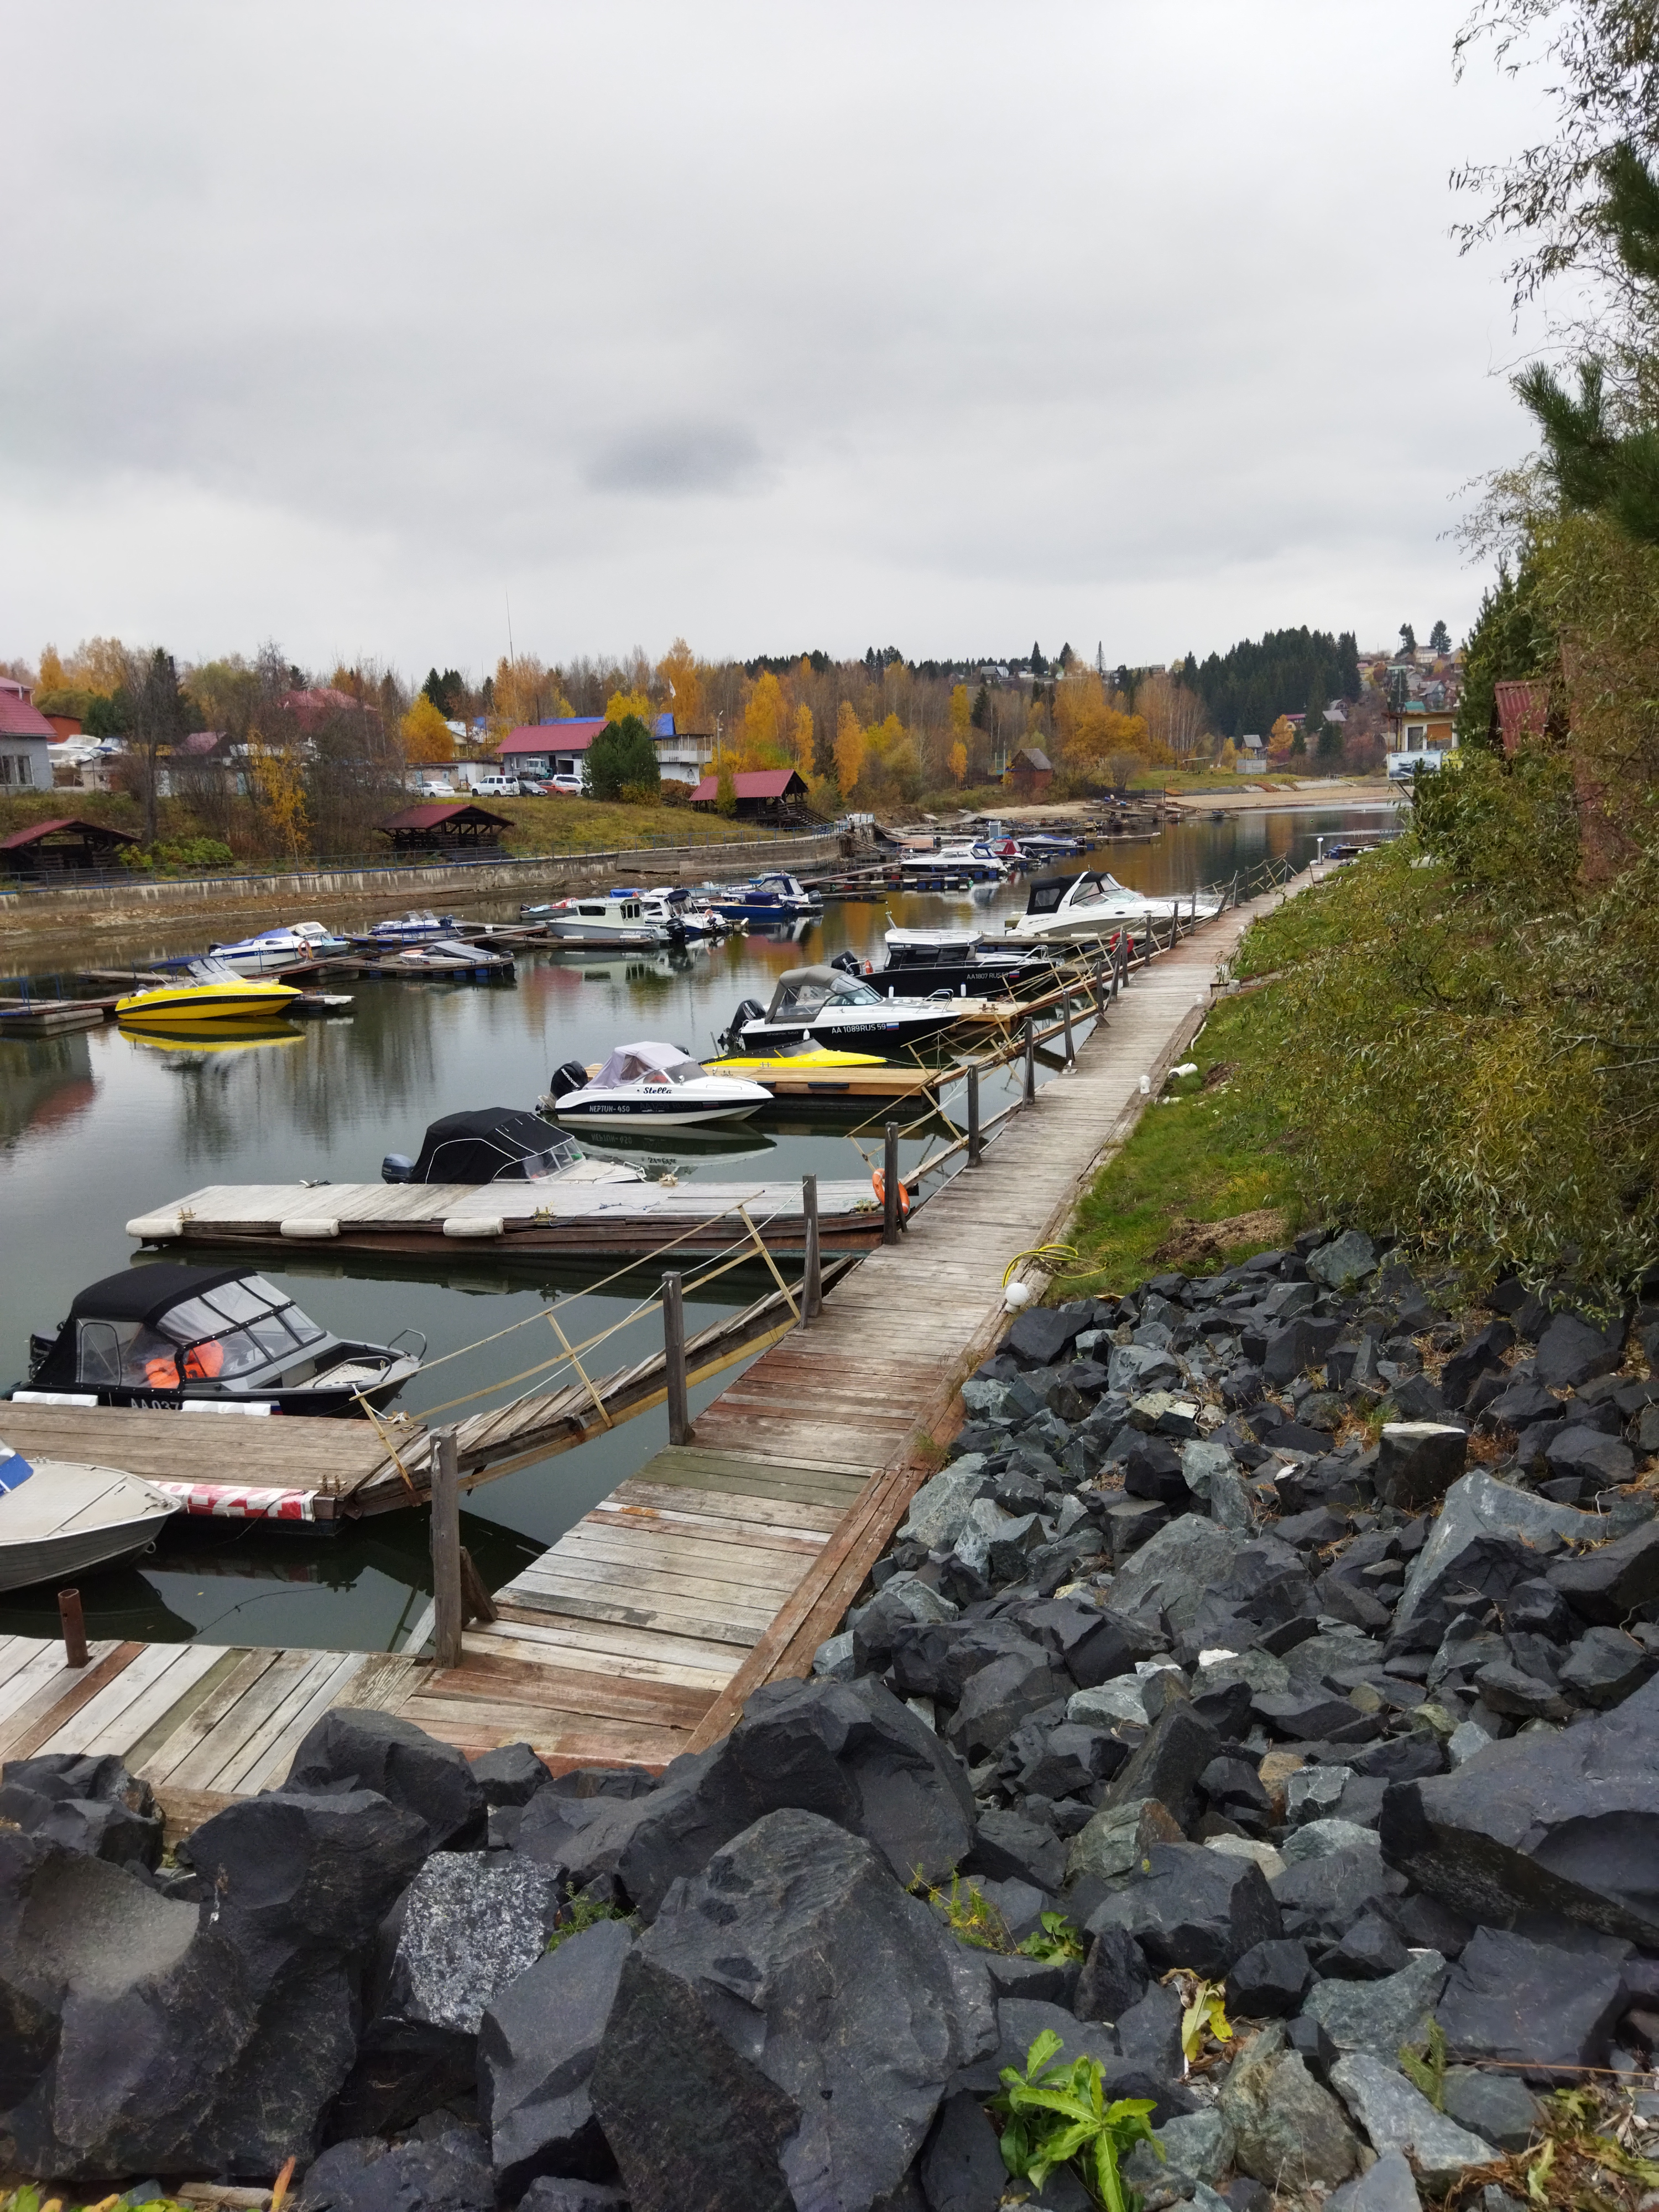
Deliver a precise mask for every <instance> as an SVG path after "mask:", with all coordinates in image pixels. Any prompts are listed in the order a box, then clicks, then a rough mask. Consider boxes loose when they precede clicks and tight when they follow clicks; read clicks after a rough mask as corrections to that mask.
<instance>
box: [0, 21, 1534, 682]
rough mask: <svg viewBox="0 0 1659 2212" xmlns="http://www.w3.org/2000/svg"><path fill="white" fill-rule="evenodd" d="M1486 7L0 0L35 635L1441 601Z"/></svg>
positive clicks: (10, 495) (1015, 643)
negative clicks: (1459, 53)
mask: <svg viewBox="0 0 1659 2212" xmlns="http://www.w3.org/2000/svg"><path fill="white" fill-rule="evenodd" d="M1463 12H1464V0H1455V4H1445V3H1444V0H1405V4H1403V5H1402V4H1401V0H1377V3H1376V4H1372V0H1249V4H1248V5H1243V4H1240V0H1218V4H1211V3H1210V0H1134V4H1122V0H1088V4H1069V0H1019V4H1017V5H1016V4H1014V0H1001V4H998V5H981V4H975V0H878V4H869V5H860V4H857V0H787V4H785V0H767V4H757V3H755V4H725V0H695V4H691V5H687V4H685V0H672V4H665V0H633V3H632V4H630V0H608V4H598V0H587V4H580V5H578V4H566V3H565V0H447V4H431V0H327V4H324V5H313V4H307V0H281V4H280V5H278V4H274V0H236V4H234V5H229V6H228V5H225V4H224V0H195V4H167V0H144V4H143V5H142V6H134V5H132V4H131V0H54V4H52V5H50V6H42V5H40V0H0V29H3V35H4V50H5V52H6V56H7V65H6V71H5V75H6V78H7V82H8V98H7V112H6V123H5V138H4V145H5V176H6V184H5V187H4V190H3V192H0V257H3V264H4V267H5V270H6V279H5V303H4V309H3V313H0V658H3V657H5V656H8V655H10V654H13V653H21V654H24V655H26V656H27V657H28V658H29V659H34V658H35V657H36V656H37V655H38V653H39V652H40V647H41V645H42V644H43V643H44V642H45V641H47V640H49V639H50V640H52V641H55V642H56V643H57V644H58V646H59V647H64V648H67V647H70V645H72V644H74V643H75V642H76V641H77V640H78V639H80V638H81V637H82V636H83V635H90V634H93V633H98V632H102V633H116V634H118V635H121V636H123V637H124V638H125V639H126V640H127V641H128V642H129V643H137V642H142V643H158V642H159V643H164V644H166V645H167V646H168V647H171V648H172V649H173V651H174V652H175V653H178V654H179V657H180V658H181V659H194V658H197V657H202V656H205V655H208V654H210V653H217V652H222V651H229V650H234V649H237V648H239V647H240V648H241V649H243V650H252V649H253V648H254V647H257V646H258V643H259V641H261V640H262V639H264V638H266V637H275V638H276V639H277V640H279V641H281V642H282V643H283V645H284V646H285V647H286V648H287V650H288V651H289V653H290V654H291V655H293V656H294V657H295V659H299V660H301V661H303V662H305V663H306V664H307V665H331V664H332V662H333V660H334V659H335V658H336V657H337V656H343V657H345V658H347V659H352V658H355V657H356V656H358V655H378V656H380V658H382V659H389V660H391V661H392V662H393V663H394V664H396V665H399V666H401V667H403V668H404V669H405V670H407V671H413V672H414V673H415V674H416V677H418V676H420V675H422V674H424V672H425V671H426V668H427V666H428V664H429V663H433V662H435V663H436V664H437V665H440V666H444V665H452V664H453V665H459V666H461V667H463V668H467V669H471V671H475V672H482V671H483V669H484V668H486V667H487V666H489V665H492V664H493V662H494V660H495V657H496V655H497V654H498V653H501V652H503V651H505V650H506V647H507V600H508V595H509V594H510V597H511V607H512V625H513V638H514V640H515V641H516V643H517V646H518V647H519V649H520V651H525V650H531V651H535V652H538V653H542V654H543V655H544V656H545V657H546V658H548V659H559V658H561V657H564V656H568V655H570V654H574V653H607V652H615V651H622V650H625V649H626V648H628V647H631V646H633V645H635V644H640V645H642V646H644V647H645V648H646V649H647V652H649V653H652V654H653V656H654V655H657V654H659V653H661V652H662V651H663V649H664V648H665V647H666V646H667V645H668V643H669V642H670V641H671V638H672V637H673V636H674V635H676V633H684V635H686V636H687V637H688V638H689V639H690V641H691V642H692V644H693V645H694V647H696V649H697V651H698V652H700V653H704V654H707V655H708V656H710V657H716V656H720V655H725V654H727V653H742V654H748V653H756V652H760V651H772V652H785V651H791V650H799V649H801V648H803V647H812V646H822V647H823V648H824V649H825V650H826V651H828V652H829V653H833V654H838V655H839V654H845V653H862V651H863V650H864V648H865V647H866V646H867V645H871V644H874V645H877V646H882V645H886V644H890V643H891V644H896V645H898V646H899V647H902V649H903V651H904V652H905V653H907V654H908V655H909V656H911V657H913V658H918V659H920V658H924V657H927V656H929V655H936V656H944V655H947V654H961V653H986V652H990V651H994V650H1000V651H1001V652H1004V653H1010V652H1019V651H1024V650H1025V649H1027V648H1028V647H1029V646H1030V641H1031V640H1032V638H1033V637H1034V636H1035V637H1036V638H1038V639H1039V640H1040V641H1041V642H1042V645H1043V647H1044V648H1045V650H1047V651H1048V652H1050V653H1053V652H1055V651H1057V650H1058V649H1059V647H1060V644H1061V642H1062V641H1070V642H1071V644H1072V645H1073V647H1076V648H1078V649H1079V651H1083V652H1085V653H1088V654H1090V655H1092V654H1093V653H1094V650H1095V646H1096V643H1097V640H1098V641H1103V643H1104V647H1105V650H1106V653H1107V656H1108V658H1109V659H1110V660H1112V661H1118V660H1122V659H1127V660H1129V661H1133V662H1151V661H1157V660H1162V659H1169V658H1170V656H1172V655H1174V654H1176V653H1182V652H1184V651H1186V650H1188V648H1191V649H1193V650H1194V651H1196V652H1197V653H1200V655H1201V654H1203V653H1205V652H1206V651H1208V650H1210V649H1211V648H1212V647H1226V646H1227V645H1228V644H1230V643H1231V642H1232V641H1234V640H1236V639H1237V638H1239V637H1242V636H1245V635H1254V634H1259V633H1260V631H1261V629H1263V628H1266V627H1273V628H1277V627H1279V626H1280V625H1283V624H1288V623H1304V622H1305V623H1311V624H1316V625H1319V626H1322V627H1328V628H1329V629H1346V628H1352V629H1357V630H1358V633H1359V635H1360V642H1361V645H1362V646H1364V645H1367V644H1370V643H1375V642H1378V641H1383V640H1384V639H1389V638H1392V636H1393V635H1394V633H1395V630H1396V629H1397V628H1398V625H1399V623H1401V621H1402V620H1404V619H1406V618H1410V619H1411V620H1412V621H1413V622H1414V623H1415V624H1416V626H1417V628H1418V630H1419V634H1422V635H1426V631H1427V628H1428V625H1429V624H1430V623H1431V622H1432V621H1433V620H1434V619H1435V618H1436V617H1444V618H1445V619H1446V620H1447V621H1448V622H1449V623H1450V624H1451V625H1452V627H1453V629H1454V630H1455V632H1456V633H1457V634H1459V635H1462V631H1463V629H1465V627H1466V626H1467V623H1468V619H1469V617H1470V616H1471V615H1472V613H1473V611H1474V605H1475V604H1476V601H1477V600H1478V598H1479V594H1480V585H1481V579H1480V576H1479V575H1478V574H1473V573H1471V572H1470V571H1469V570H1468V568H1466V567H1465V566H1464V565H1463V562H1462V557H1461V556H1460V555H1459V553H1458V551H1457V550H1456V549H1455V547H1454V546H1453V545H1451V544H1449V543H1448V542H1446V541H1445V540H1444V538H1443V535H1442V533H1443V532H1445V530H1446V529H1447V528H1448V526H1449V524H1450V523H1451V522H1452V521H1453V520H1455V515H1456V513H1458V511H1459V508H1458V505H1457V502H1456V499H1455V494H1456V492H1457V489H1458V487H1459V486H1460V484H1462V483H1463V482H1464V481H1465V480H1466V479H1468V478H1469V477H1473V476H1474V475H1476V474H1478V473H1479V472H1480V471H1484V470H1486V469H1489V468H1491V467H1493V466H1495V465H1499V464H1502V463H1506V462H1509V461H1511V460H1514V459H1517V458H1518V457H1519V456H1520V455H1521V454H1522V453H1523V452H1524V451H1525V450H1526V449H1527V447H1528V442H1529V441H1528V438H1527V435H1526V429H1525V425H1524V422H1523V420H1522V416H1521V415H1520V412H1519V410H1518V409H1517V407H1516V403H1515V401H1514V399H1513V398H1512V397H1511V395H1510V392H1509V389H1508V386H1507V382H1506V380H1505V377H1504V374H1502V372H1503V371H1504V370H1505V369H1506V368H1507V367H1508V366H1509V365H1510V364H1512V363H1513V362H1514V361H1515V360H1516V357H1517V356H1518V354H1519V352H1520V350H1521V342H1520V341H1519V340H1517V338H1516V336H1515V334H1514V332H1513V331H1512V329H1511V326H1510V315H1509V310H1508V305H1507V295H1506V293H1505V291H1504V286H1503V284H1502V283H1501V281H1500V279H1499V277H1498V258H1497V257H1496V256H1495V255H1488V256H1486V258H1468V259H1460V258H1458V255H1457V252H1456V249H1455V246H1454V245H1453V244H1452V243H1451V241H1450V240H1449V237H1448V228H1449V224H1450V222H1452V221H1453V219H1454V216H1455V212H1456V210H1455V204H1454V201H1453V197H1452V195H1451V194H1450V192H1449V190H1448V186H1447V177H1448V173H1449V170H1450V169H1451V168H1452V167H1453V166H1454V164H1455V163H1458V162H1460V161H1463V160H1465V159H1468V158H1469V157H1471V156H1490V155H1502V154H1504V153H1506V152H1508V151H1510V150H1512V149H1514V148H1516V147H1517V146H1518V145H1520V144H1522V143H1524V142H1525V141H1526V140H1527V139H1528V137H1531V136H1534V135H1536V134H1537V131H1538V129H1539V125H1540V122H1541V114H1540V111H1539V109H1538V108H1537V106H1535V105H1534V100H1535V92H1534V90H1533V89H1531V88H1516V87H1514V86H1512V85H1507V84H1504V83H1503V82H1500V81H1499V80H1498V79H1497V78H1496V76H1494V74H1493V73H1492V70H1491V68H1490V66H1489V64H1487V63H1486V61H1484V60H1482V61H1480V62H1479V63H1478V64H1476V65H1475V66H1474V68H1473V69H1472V70H1471V71H1470V72H1469V74H1468V76H1467V77H1466V79H1465V81H1464V82H1463V83H1462V85H1457V84H1455V83H1454V82H1453V80H1452V75H1451V66H1450V45H1451V39H1452V34H1453V33H1454V31H1455V27H1456V26H1457V23H1458V21H1460V20H1461V17H1462V13H1463Z"/></svg>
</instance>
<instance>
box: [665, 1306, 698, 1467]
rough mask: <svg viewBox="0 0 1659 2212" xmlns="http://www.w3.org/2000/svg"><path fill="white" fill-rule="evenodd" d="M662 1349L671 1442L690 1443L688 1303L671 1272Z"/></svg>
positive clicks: (669, 1439) (669, 1438)
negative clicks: (687, 1343)
mask: <svg viewBox="0 0 1659 2212" xmlns="http://www.w3.org/2000/svg"><path fill="white" fill-rule="evenodd" d="M662 1349H663V1366H664V1372H665V1375H666V1376H667V1381H668V1441H669V1443H671V1444H689V1443H690V1441H691V1406H690V1397H689V1395H688V1392H687V1388H686V1380H685V1304H684V1299H683V1298H682V1297H681V1295H680V1279H679V1277H678V1275H677V1274H672V1273H670V1274H666V1275H665V1276H664V1277H663V1279H662Z"/></svg>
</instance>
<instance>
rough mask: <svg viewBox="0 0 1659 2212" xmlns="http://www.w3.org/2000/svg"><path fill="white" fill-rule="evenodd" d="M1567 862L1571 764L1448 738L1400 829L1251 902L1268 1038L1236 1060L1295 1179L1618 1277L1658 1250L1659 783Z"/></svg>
mask: <svg viewBox="0 0 1659 2212" xmlns="http://www.w3.org/2000/svg"><path fill="white" fill-rule="evenodd" d="M1626 829H1627V831H1628V834H1629V836H1631V838H1632V841H1633V842H1634V845H1635V847H1636V849H1637V853H1638V858H1637V859H1636V860H1635V861H1634V863H1633V864H1632V866H1628V867H1626V869H1624V870H1623V871H1622V872H1620V874H1619V875H1618V876H1616V877H1615V878H1613V880H1612V881H1611V882H1610V883H1607V884H1601V885H1586V884H1585V883H1584V882H1583V879H1582V877H1581V875H1580V872H1579V870H1578V867H1577V811H1576V808H1575V805H1574V796H1573V787H1572V777H1571V764H1570V763H1568V762H1567V761H1566V760H1565V759H1564V758H1563V757H1562V756H1561V755H1559V753H1556V752H1554V751H1553V750H1549V749H1547V748H1545V747H1539V748H1537V749H1534V750H1523V751H1522V753H1521V754H1519V755H1517V757H1516V758H1515V759H1514V760H1513V761H1510V762H1505V761H1503V760H1500V759H1497V758H1495V757H1492V756H1491V755H1487V754H1479V753H1466V754H1463V755H1462V756H1458V757H1452V758H1449V760H1448V761H1447V763H1446V764H1445V765H1444V767H1443V768H1442V769H1440V770H1439V772H1438V774H1437V775H1435V776H1433V777H1425V778H1424V779H1422V780H1421V785H1420V787H1419V792H1418V794H1417V799H1416V804H1415V808H1414V814H1413V820H1412V823H1411V825H1410V827H1409V828H1408V829H1407V832H1406V834H1405V835H1403V836H1401V837H1400V838H1399V839H1398V840H1396V841H1395V842H1393V843H1391V844H1389V845H1386V846H1384V847H1383V848H1379V849H1378V850H1377V851H1376V852H1374V853H1371V854H1367V855H1366V856H1365V857H1364V859H1363V860H1359V861H1358V862H1357V863H1356V864H1355V865H1354V866H1352V867H1351V868H1349V869H1347V870H1345V871H1344V872H1342V873H1341V875H1340V876H1339V877H1336V878H1333V879H1332V880H1330V881H1329V882H1328V883H1327V884H1324V885H1322V886H1321V887H1320V888H1318V889H1316V890H1310V891H1307V892H1304V894H1303V895H1302V896H1300V897H1298V898H1296V899H1294V900H1291V901H1290V902H1287V903H1286V904H1285V906H1284V907H1282V908H1279V910H1278V911H1277V912H1276V913H1274V914H1273V915H1269V916H1267V917H1266V918H1265V919H1264V920H1263V921H1260V922H1258V923H1257V924H1256V925H1255V927H1254V928H1253V929H1252V930H1251V932H1250V933H1249V938H1248V939H1246V942H1245V946H1244V948H1243V965H1244V967H1245V968H1246V969H1248V970H1250V971H1253V972H1255V973H1257V974H1279V975H1280V977H1281V980H1280V981H1278V982H1276V983H1274V984H1273V985H1272V986H1271V987H1269V988H1268V989H1267V991H1265V992H1264V993H1263V994H1261V999H1260V1000H1259V1001H1258V1002H1257V1003H1258V1005H1259V1007H1260V1014H1259V1017H1258V1018H1259V1019H1260V1020H1261V1022H1262V1023H1263V1024H1265V1025H1267V1029H1268V1030H1269V1032H1270V1034H1271V1036H1272V1039H1273V1050H1272V1051H1271V1052H1268V1053H1266V1054H1260V1055H1258V1056H1257V1060H1256V1062H1255V1067H1254V1070H1253V1072H1252V1073H1251V1074H1250V1076H1249V1082H1251V1083H1252V1084H1254V1085H1256V1086H1257V1087H1258V1089H1259V1090H1260V1091H1261V1093H1262V1095H1263V1096H1264V1097H1267V1096H1270V1097H1271V1098H1272V1101H1273V1104H1274V1106H1275V1107H1276V1108H1277V1109H1279V1111H1280V1112H1281V1113H1282V1114H1283V1115H1284V1116H1285V1119H1286V1121H1287V1122H1288V1124H1289V1132H1290V1133H1289V1136H1288V1139H1287V1142H1288V1145H1289V1146H1290V1149H1291V1154H1292V1156H1293V1158H1294V1161H1295V1164H1296V1170H1297V1180H1298V1182H1299V1183H1300V1185H1301V1186H1302V1189H1303V1194H1304V1198H1305V1199H1306V1200H1307V1201H1308V1202H1309V1203H1310V1205H1312V1206H1314V1207H1316V1208H1317V1209H1318V1211H1319V1212H1322V1214H1323V1215H1324V1216H1325V1218H1328V1219H1329V1220H1333V1221H1341V1222H1344V1223H1347V1224H1352V1225H1354V1226H1355V1227H1358V1228H1362V1229H1366V1230H1369V1231H1371V1232H1372V1233H1373V1234H1383V1235H1389V1236H1393V1237H1399V1238H1401V1240H1402V1241H1403V1243H1405V1244H1406V1246H1407V1248H1408V1249H1411V1250H1413V1251H1414V1252H1415V1253H1416V1254H1418V1255H1422V1256H1426V1257H1430V1258H1433V1259H1437V1260H1440V1261H1443V1262H1447V1263H1449V1264H1452V1265H1455V1266H1461V1267H1467V1268H1468V1270H1469V1271H1470V1273H1472V1275H1474V1276H1476V1277H1478V1276H1480V1275H1482V1274H1486V1273H1492V1272H1496V1271H1498V1270H1500V1269H1504V1268H1509V1267H1515V1268H1518V1269H1519V1270H1520V1271H1521V1272H1522V1273H1525V1274H1527V1275H1528V1276H1529V1277H1531V1278H1532V1279H1534V1280H1542V1279H1547V1278H1548V1277H1549V1276H1551V1275H1553V1274H1556V1273H1571V1275H1573V1276H1574V1277H1575V1278H1577V1279H1578V1280H1579V1281H1581V1282H1583V1283H1586V1284H1589V1285H1601V1287H1602V1289H1603V1290H1604V1291H1606V1292H1607V1293H1609V1294H1611V1293H1612V1292H1613V1291H1617V1290H1619V1289H1622V1288H1627V1287H1629V1286H1630V1285H1632V1284H1633V1283H1634V1282H1635V1280H1636V1279H1638V1277H1639V1276H1640V1275H1641V1273H1643V1272H1644V1269H1646V1268H1647V1267H1650V1266H1652V1265H1653V1264H1654V1262H1655V1261H1656V1259H1659V1087H1656V1085H1655V1084H1654V1081H1653V1073H1654V1070H1655V1068H1656V1066H1659V800H1656V799H1645V798H1643V797H1641V796H1640V795H1639V794H1633V795H1632V799H1631V801H1630V804H1629V807H1628V809H1627V814H1626Z"/></svg>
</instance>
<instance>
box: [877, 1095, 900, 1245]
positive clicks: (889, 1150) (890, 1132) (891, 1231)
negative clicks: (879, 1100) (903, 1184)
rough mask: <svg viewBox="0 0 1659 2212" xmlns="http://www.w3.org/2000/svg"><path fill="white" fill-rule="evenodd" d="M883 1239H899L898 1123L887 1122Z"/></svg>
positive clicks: (883, 1157)
mask: <svg viewBox="0 0 1659 2212" xmlns="http://www.w3.org/2000/svg"><path fill="white" fill-rule="evenodd" d="M881 1186H882V1187H881V1241H882V1243H884V1244H896V1243H898V1241H899V1156H898V1123H897V1122H896V1121H890V1122H889V1123H888V1124H887V1133H886V1139H885V1141H884V1145H883V1148H882V1163H881Z"/></svg>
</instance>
